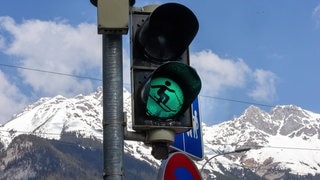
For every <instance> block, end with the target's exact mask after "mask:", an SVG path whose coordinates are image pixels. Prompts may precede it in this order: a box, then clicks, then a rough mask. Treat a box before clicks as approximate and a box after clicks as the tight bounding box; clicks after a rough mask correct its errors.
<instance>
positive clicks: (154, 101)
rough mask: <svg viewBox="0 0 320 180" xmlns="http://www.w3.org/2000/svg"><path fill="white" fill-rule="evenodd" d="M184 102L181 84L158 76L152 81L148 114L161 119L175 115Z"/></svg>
mask: <svg viewBox="0 0 320 180" xmlns="http://www.w3.org/2000/svg"><path fill="white" fill-rule="evenodd" d="M183 102H184V96H183V91H182V90H181V88H180V86H179V85H178V84H177V83H176V82H175V81H173V80H171V79H169V78H163V77H158V78H154V79H152V80H151V82H150V91H149V95H148V100H147V114H148V115H150V116H153V117H157V118H159V119H168V118H172V117H173V116H175V115H176V114H177V113H178V112H179V111H180V110H181V108H182V105H183Z"/></svg>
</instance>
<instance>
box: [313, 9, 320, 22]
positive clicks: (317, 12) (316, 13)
mask: <svg viewBox="0 0 320 180" xmlns="http://www.w3.org/2000/svg"><path fill="white" fill-rule="evenodd" d="M312 17H313V18H314V19H315V21H316V24H317V26H320V4H319V5H317V6H316V7H315V8H314V10H313V12H312Z"/></svg>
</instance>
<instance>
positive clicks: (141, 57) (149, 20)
mask: <svg viewBox="0 0 320 180" xmlns="http://www.w3.org/2000/svg"><path fill="white" fill-rule="evenodd" d="M151 9H152V10H151V11H144V10H141V11H133V12H132V13H131V59H132V61H131V85H132V111H133V116H132V118H133V129H135V130H137V131H139V130H142V131H143V130H149V129H154V128H165V129H172V130H174V132H175V133H181V132H184V131H187V130H189V129H190V128H191V127H192V112H191V108H190V107H191V103H192V102H193V100H194V99H195V98H196V97H197V95H198V94H199V92H200V89H201V80H200V78H199V76H198V74H197V73H196V71H195V70H194V69H193V68H192V67H190V66H189V52H188V46H189V44H190V43H191V41H192V40H193V38H194V37H195V35H196V33H197V31H198V28H199V24H198V20H197V18H196V17H195V15H194V14H193V12H192V11H191V10H189V9H188V8H186V7H185V6H183V5H180V4H177V3H167V4H163V5H161V6H158V7H156V8H155V9H154V8H151Z"/></svg>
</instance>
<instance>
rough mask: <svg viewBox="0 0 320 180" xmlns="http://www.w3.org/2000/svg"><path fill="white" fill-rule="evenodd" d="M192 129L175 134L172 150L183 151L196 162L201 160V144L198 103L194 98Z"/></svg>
mask: <svg viewBox="0 0 320 180" xmlns="http://www.w3.org/2000/svg"><path fill="white" fill-rule="evenodd" d="M191 107H192V129H190V130H189V131H187V132H184V133H180V134H176V136H175V140H174V144H173V145H172V146H171V147H172V148H173V149H176V150H179V151H183V152H185V153H186V154H188V155H190V156H191V157H193V158H194V159H196V160H202V159H203V142H202V131H201V120H200V112H199V102H198V98H196V99H195V100H194V101H193V103H192V106H191Z"/></svg>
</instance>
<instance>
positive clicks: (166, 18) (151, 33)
mask: <svg viewBox="0 0 320 180" xmlns="http://www.w3.org/2000/svg"><path fill="white" fill-rule="evenodd" d="M198 29H199V23H198V20H197V18H196V16H195V15H194V13H193V12H192V11H191V10H190V9H188V8H187V7H185V6H183V5H181V4H177V3H167V4H163V5H161V6H159V7H158V8H156V9H155V10H154V11H153V12H152V14H151V15H150V16H149V18H148V19H147V20H146V21H145V22H144V24H143V25H142V26H141V27H140V29H139V30H138V31H137V34H136V43H138V44H139V46H140V47H141V49H142V50H143V52H144V54H145V55H146V56H147V57H149V58H151V59H152V60H155V61H159V62H166V61H176V60H177V58H179V56H180V55H181V54H182V53H183V52H184V51H185V49H187V48H188V46H189V44H190V43H191V41H192V40H193V38H194V37H195V35H196V34H197V32H198Z"/></svg>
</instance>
